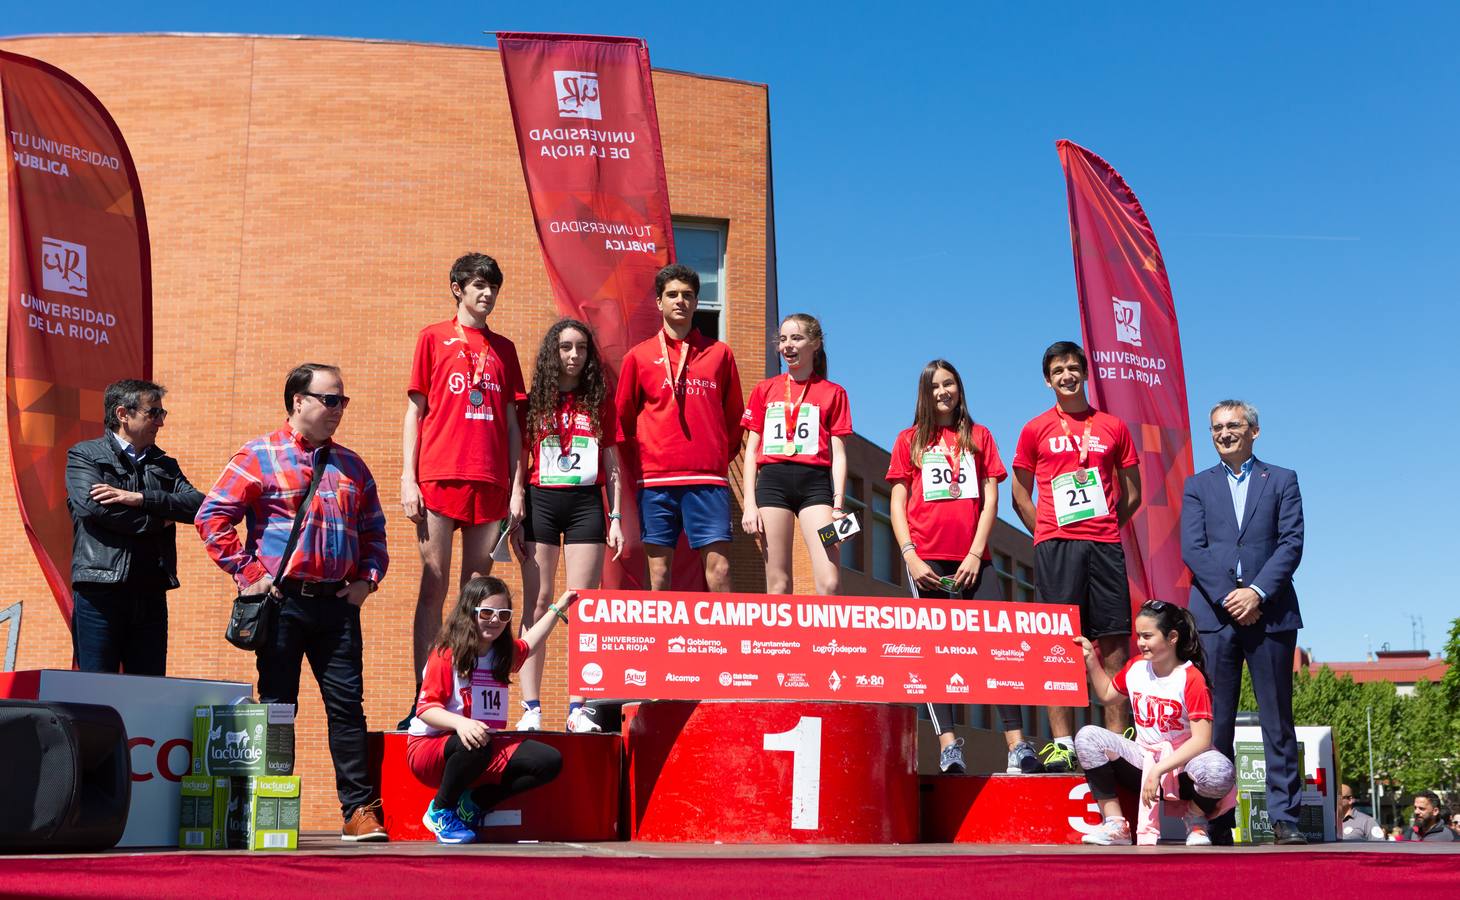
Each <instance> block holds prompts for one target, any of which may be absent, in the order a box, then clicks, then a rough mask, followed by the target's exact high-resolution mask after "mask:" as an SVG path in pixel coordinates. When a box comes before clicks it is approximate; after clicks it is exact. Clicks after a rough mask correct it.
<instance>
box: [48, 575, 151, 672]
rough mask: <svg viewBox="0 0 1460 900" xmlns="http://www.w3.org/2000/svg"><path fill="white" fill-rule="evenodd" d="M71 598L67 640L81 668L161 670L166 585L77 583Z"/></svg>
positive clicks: (125, 670)
mask: <svg viewBox="0 0 1460 900" xmlns="http://www.w3.org/2000/svg"><path fill="white" fill-rule="evenodd" d="M71 598H72V601H73V602H74V604H75V607H74V610H73V612H72V614H71V641H72V646H73V647H74V648H75V651H76V665H77V667H78V668H79V669H80V670H81V671H83V672H126V673H127V674H128V675H163V674H165V673H166V669H167V590H166V589H164V588H161V587H151V588H145V587H136V586H134V585H128V584H96V583H93V582H77V583H76V584H73V585H72V586H71Z"/></svg>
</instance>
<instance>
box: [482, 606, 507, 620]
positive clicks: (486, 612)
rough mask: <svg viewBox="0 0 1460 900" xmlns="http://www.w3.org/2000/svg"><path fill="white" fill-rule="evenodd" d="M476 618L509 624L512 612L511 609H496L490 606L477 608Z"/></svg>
mask: <svg viewBox="0 0 1460 900" xmlns="http://www.w3.org/2000/svg"><path fill="white" fill-rule="evenodd" d="M477 618H478V619H484V620H486V621H488V622H511V621H512V610H511V608H508V609H497V608H496V607H492V606H478V607H477Z"/></svg>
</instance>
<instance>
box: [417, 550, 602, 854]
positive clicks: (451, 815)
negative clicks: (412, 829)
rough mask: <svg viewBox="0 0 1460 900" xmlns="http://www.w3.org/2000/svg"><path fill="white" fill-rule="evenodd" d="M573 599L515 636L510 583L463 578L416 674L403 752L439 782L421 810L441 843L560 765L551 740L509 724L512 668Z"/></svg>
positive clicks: (462, 840) (463, 833) (471, 829)
mask: <svg viewBox="0 0 1460 900" xmlns="http://www.w3.org/2000/svg"><path fill="white" fill-rule="evenodd" d="M577 599H578V594H577V592H576V591H567V592H565V593H564V594H563V596H561V597H559V598H558V601H557V602H556V603H554V604H552V605H551V606H549V607H548V611H549V612H551V613H553V615H545V616H542V617H541V618H539V619H538V621H537V624H535V625H533V626H532V628H531V629H529V630H528V632H527V633H526V634H524V635H523V636H522V639H521V640H514V639H513V637H512V592H511V591H509V590H508V589H507V585H506V584H505V583H503V581H502V579H500V578H494V577H492V576H490V575H480V576H477V577H476V578H473V579H472V580H471V581H468V582H467V583H466V586H465V587H463V588H462V589H461V597H460V599H459V600H457V603H456V608H455V609H453V610H452V611H451V615H450V616H449V617H447V619H446V621H445V623H443V624H442V626H441V632H440V634H439V635H437V637H436V643H435V644H434V645H432V647H431V655H430V656H429V657H428V658H427V660H426V668H425V670H424V671H423V672H422V675H421V694H420V697H419V698H418V699H417V701H416V715H415V717H414V718H413V719H411V727H410V737H409V738H408V739H407V742H406V761H407V763H408V764H409V765H410V767H411V771H412V772H413V773H414V774H415V776H416V777H417V778H419V779H420V780H421V781H422V782H423V783H425V784H428V785H431V784H434V785H439V789H438V790H437V792H436V797H435V799H433V800H432V801H431V804H430V806H428V807H427V808H426V814H425V815H424V816H422V817H421V820H422V821H423V822H424V823H425V825H426V827H427V828H429V829H430V830H431V832H432V833H433V834H435V835H436V840H437V841H439V842H440V843H443V844H470V843H471V842H473V841H475V840H476V831H475V829H476V828H479V827H481V826H482V824H483V820H484V819H485V818H486V815H487V813H488V812H489V811H490V810H491V809H492V808H493V807H495V806H497V805H498V804H500V803H502V802H503V801H504V800H506V799H507V798H509V797H512V796H515V795H517V794H520V793H522V792H523V791H526V790H530V789H532V788H535V787H539V786H541V785H544V784H547V783H548V782H549V781H552V780H553V779H554V778H556V777H557V775H558V772H559V771H560V770H561V769H562V767H563V756H562V754H561V753H559V752H558V751H557V750H556V749H554V748H552V747H549V746H548V745H546V744H543V743H540V742H538V741H534V740H528V739H525V738H524V737H522V736H521V735H516V734H513V735H503V734H501V733H500V732H501V730H502V729H503V728H505V727H506V726H507V685H508V683H509V682H510V680H511V673H513V672H515V671H517V670H518V669H520V668H522V664H523V663H524V662H525V661H526V660H527V657H528V656H530V655H531V654H533V653H536V652H538V651H539V650H540V649H541V648H542V647H543V646H544V645H545V644H546V643H547V639H548V635H550V634H552V630H553V626H554V625H556V624H557V621H558V619H559V618H561V619H563V621H567V616H566V615H565V614H564V610H565V609H567V608H568V607H569V606H571V605H572V604H573V603H574V601H576V600H577Z"/></svg>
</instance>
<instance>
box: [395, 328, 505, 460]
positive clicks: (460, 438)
mask: <svg viewBox="0 0 1460 900" xmlns="http://www.w3.org/2000/svg"><path fill="white" fill-rule="evenodd" d="M462 334H464V335H465V337H466V342H465V343H462V339H461V338H460V337H458V336H457V334H456V318H455V317H454V316H453V317H452V318H450V319H447V320H446V321H445V322H438V323H436V324H435V325H428V326H426V327H425V328H423V329H421V333H420V335H419V336H418V337H417V338H416V355H415V359H414V360H413V362H412V363H411V383H410V386H409V387H408V388H407V390H408V391H409V392H410V393H413V394H424V395H425V396H426V415H425V417H424V418H423V419H421V426H420V427H421V430H420V434H419V436H418V438H417V441H418V442H417V448H418V449H417V451H416V480H417V481H421V482H425V481H449V480H468V481H488V482H491V483H493V484H497V485H500V486H503V487H506V486H507V485H510V484H511V483H512V473H511V472H510V471H508V469H509V466H508V455H507V449H508V441H507V407H508V406H509V404H513V403H516V404H519V405H520V404H521V403H523V401H525V400H526V399H527V391H526V389H525V388H524V387H523V384H522V369H521V368H520V367H519V366H518V363H517V347H516V346H515V345H514V344H513V343H512V342H511V341H509V340H508V339H507V338H505V337H503V336H502V335H500V334H497V333H495V332H493V331H492V330H491V329H488V328H483V329H481V330H478V329H475V328H465V327H463V328H462ZM488 348H490V352H487V350H488ZM484 352H485V354H486V355H485V358H483V353H484Z"/></svg>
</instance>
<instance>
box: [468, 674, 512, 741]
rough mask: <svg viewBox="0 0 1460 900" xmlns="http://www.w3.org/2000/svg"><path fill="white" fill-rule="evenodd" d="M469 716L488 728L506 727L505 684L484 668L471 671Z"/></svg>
mask: <svg viewBox="0 0 1460 900" xmlns="http://www.w3.org/2000/svg"><path fill="white" fill-rule="evenodd" d="M471 717H472V718H473V719H475V720H476V721H478V722H481V723H482V724H483V725H485V726H487V727H488V728H493V729H497V730H501V729H503V728H506V727H507V686H506V685H505V684H502V683H501V682H500V681H497V680H496V679H495V678H493V677H492V673H491V672H489V671H487V670H485V669H474V670H473V671H472V673H471Z"/></svg>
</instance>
